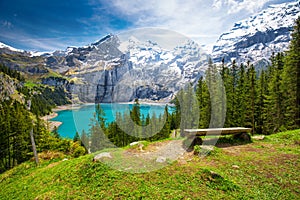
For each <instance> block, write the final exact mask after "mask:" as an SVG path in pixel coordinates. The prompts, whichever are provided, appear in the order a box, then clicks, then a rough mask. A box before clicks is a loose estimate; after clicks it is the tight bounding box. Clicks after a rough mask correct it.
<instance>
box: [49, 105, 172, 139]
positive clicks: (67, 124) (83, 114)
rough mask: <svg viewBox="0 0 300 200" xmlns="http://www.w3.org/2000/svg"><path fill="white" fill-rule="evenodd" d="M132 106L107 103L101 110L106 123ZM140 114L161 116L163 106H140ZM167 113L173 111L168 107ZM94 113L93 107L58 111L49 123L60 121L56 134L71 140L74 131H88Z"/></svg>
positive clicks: (85, 106)
mask: <svg viewBox="0 0 300 200" xmlns="http://www.w3.org/2000/svg"><path fill="white" fill-rule="evenodd" d="M132 105H133V104H117V103H114V104H111V103H107V104H104V103H102V104H101V107H102V109H103V110H104V112H105V119H106V122H107V123H109V122H112V121H114V120H115V115H116V113H117V112H120V113H122V114H123V113H124V112H127V113H129V111H130V110H131V108H132ZM140 108H141V114H142V115H144V116H145V117H146V116H147V115H148V114H149V115H150V116H153V114H154V113H155V115H156V116H159V115H162V114H163V113H164V109H165V105H156V104H154V105H153V104H151V105H150V104H141V105H140ZM168 108H169V112H172V111H173V108H172V107H170V106H169V107H168ZM94 113H95V105H91V104H90V105H83V106H80V107H79V108H76V109H72V110H63V111H58V112H57V114H58V116H57V117H55V118H53V119H51V121H60V122H62V125H61V126H59V128H58V133H59V134H60V136H61V137H64V138H73V137H74V135H75V133H76V131H77V132H78V133H79V134H81V132H82V130H85V132H88V131H89V128H90V126H89V124H90V123H91V122H90V119H91V118H92V117H93V114H94Z"/></svg>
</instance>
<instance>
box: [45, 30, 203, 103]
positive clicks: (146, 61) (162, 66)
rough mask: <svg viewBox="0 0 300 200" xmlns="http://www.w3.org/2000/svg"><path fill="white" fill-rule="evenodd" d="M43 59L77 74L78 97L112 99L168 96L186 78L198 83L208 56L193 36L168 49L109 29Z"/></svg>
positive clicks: (74, 88)
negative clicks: (93, 39)
mask: <svg viewBox="0 0 300 200" xmlns="http://www.w3.org/2000/svg"><path fill="white" fill-rule="evenodd" d="M124 44H126V45H125V48H124ZM121 47H122V48H121ZM46 60H47V62H46V65H47V67H49V68H51V69H52V70H55V71H57V72H60V73H64V74H65V75H66V76H67V77H68V78H70V79H71V80H73V79H76V81H74V84H73V85H72V87H70V92H71V93H72V94H73V95H74V96H76V98H78V99H79V100H80V101H82V102H105V103H110V102H128V101H132V100H134V99H135V98H139V99H147V100H148V99H149V100H153V101H160V100H162V99H166V100H167V101H168V100H170V99H171V98H172V97H173V95H174V94H175V93H176V92H177V91H178V90H180V89H181V88H183V87H184V86H185V85H186V84H187V83H190V82H191V83H192V84H196V82H197V80H198V79H199V78H200V77H201V76H202V75H203V74H204V71H205V68H206V66H205V63H206V60H207V56H206V54H205V53H204V52H203V51H201V49H200V48H199V47H198V45H197V44H196V43H194V42H192V41H186V42H185V43H183V44H178V46H176V47H175V48H174V49H171V50H166V49H163V48H162V47H160V46H159V45H158V44H157V43H155V42H152V41H149V40H148V41H146V42H144V41H139V40H137V39H134V40H132V39H129V40H128V41H127V40H126V41H122V42H121V41H120V39H119V37H118V36H116V35H108V36H106V37H104V38H103V39H101V40H99V41H98V42H96V43H93V44H91V45H89V46H86V47H80V48H76V47H70V48H68V49H67V50H66V51H64V52H54V53H53V54H51V55H48V56H47V58H46Z"/></svg>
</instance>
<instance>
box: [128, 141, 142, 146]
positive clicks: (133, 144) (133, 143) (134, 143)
mask: <svg viewBox="0 0 300 200" xmlns="http://www.w3.org/2000/svg"><path fill="white" fill-rule="evenodd" d="M138 144H140V142H139V141H138V142H131V143H130V144H129V146H131V147H132V146H135V145H138Z"/></svg>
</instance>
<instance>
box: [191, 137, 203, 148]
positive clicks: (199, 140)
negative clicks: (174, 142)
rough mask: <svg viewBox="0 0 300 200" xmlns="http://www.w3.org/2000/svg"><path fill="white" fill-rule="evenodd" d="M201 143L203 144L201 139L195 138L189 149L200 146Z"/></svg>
mask: <svg viewBox="0 0 300 200" xmlns="http://www.w3.org/2000/svg"><path fill="white" fill-rule="evenodd" d="M202 143H203V140H202V138H201V137H199V136H196V137H195V138H194V140H193V141H192V143H191V147H194V146H196V145H202Z"/></svg>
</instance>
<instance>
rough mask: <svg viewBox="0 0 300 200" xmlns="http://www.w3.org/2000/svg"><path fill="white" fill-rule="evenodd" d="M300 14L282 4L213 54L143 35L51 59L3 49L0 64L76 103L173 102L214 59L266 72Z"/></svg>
mask: <svg viewBox="0 0 300 200" xmlns="http://www.w3.org/2000/svg"><path fill="white" fill-rule="evenodd" d="M299 10H300V8H299V3H298V2H292V3H283V4H279V5H276V6H269V7H268V8H266V9H265V10H263V11H262V12H260V13H258V14H256V15H253V16H251V17H250V18H249V19H245V20H243V21H240V22H236V23H235V24H234V26H233V28H232V29H231V30H230V31H229V32H227V33H224V34H222V35H221V36H220V37H219V39H218V41H217V42H216V43H215V44H214V46H213V51H212V52H211V53H210V52H204V51H203V50H202V49H201V48H200V46H199V45H198V44H197V43H195V42H194V41H192V40H189V39H188V38H184V37H181V39H182V38H184V39H182V40H178V41H179V42H178V43H176V42H174V41H173V46H171V47H170V46H168V47H166V46H165V45H164V44H163V43H161V42H162V40H156V41H155V39H154V40H153V39H151V40H150V39H149V38H148V39H144V38H145V36H144V37H143V38H140V37H139V35H140V32H139V31H138V32H133V33H132V34H131V35H129V34H127V35H126V37H125V36H124V35H122V34H121V35H113V34H109V35H107V36H105V37H103V38H102V39H100V40H99V41H97V42H95V43H92V44H90V45H87V46H84V47H68V48H67V49H66V50H65V51H55V52H52V53H40V52H27V51H23V50H18V49H15V48H13V47H10V46H8V45H5V44H3V43H0V63H1V64H3V65H5V66H8V67H9V68H11V69H15V70H18V71H20V72H22V73H23V74H24V75H25V76H26V77H29V78H30V79H31V80H33V81H34V82H39V83H42V84H45V85H50V86H59V87H63V88H64V89H65V90H66V91H67V92H68V93H69V95H70V97H71V98H72V100H73V102H75V103H79V102H84V103H89V102H93V103H94V102H128V101H132V100H134V99H135V98H139V99H144V100H150V101H160V102H169V101H170V100H171V99H172V98H173V97H174V95H175V94H176V93H177V92H178V91H179V90H180V89H181V88H182V87H184V86H185V85H186V84H187V83H191V84H192V85H195V84H196V82H197V81H198V79H199V78H200V77H201V76H203V75H204V73H205V70H206V69H207V61H208V58H209V57H211V58H212V60H213V61H214V62H215V63H218V62H221V61H222V60H224V62H225V63H229V62H231V61H232V60H236V61H237V62H238V63H244V62H247V61H250V62H252V63H253V64H254V65H255V66H256V69H257V70H258V69H260V68H261V67H264V66H266V65H267V64H268V63H269V62H270V61H269V59H270V57H271V55H272V53H273V52H274V53H276V52H282V51H285V50H287V48H288V43H289V41H290V39H291V37H290V33H291V31H292V28H293V25H294V22H295V20H296V19H297V17H298V16H299V15H300V14H299V13H300V12H299ZM147 31H148V32H149V31H150V32H151V31H152V30H147V29H146V32H147ZM159 31H160V32H161V31H163V32H164V33H170V32H171V31H166V30H159ZM172 34H175V35H176V36H177V35H179V34H177V33H172ZM176 41H177V40H176ZM2 82H3V81H2ZM11 87H14V86H13V85H11ZM1 92H2V91H1ZM120 94H121V95H120Z"/></svg>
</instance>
